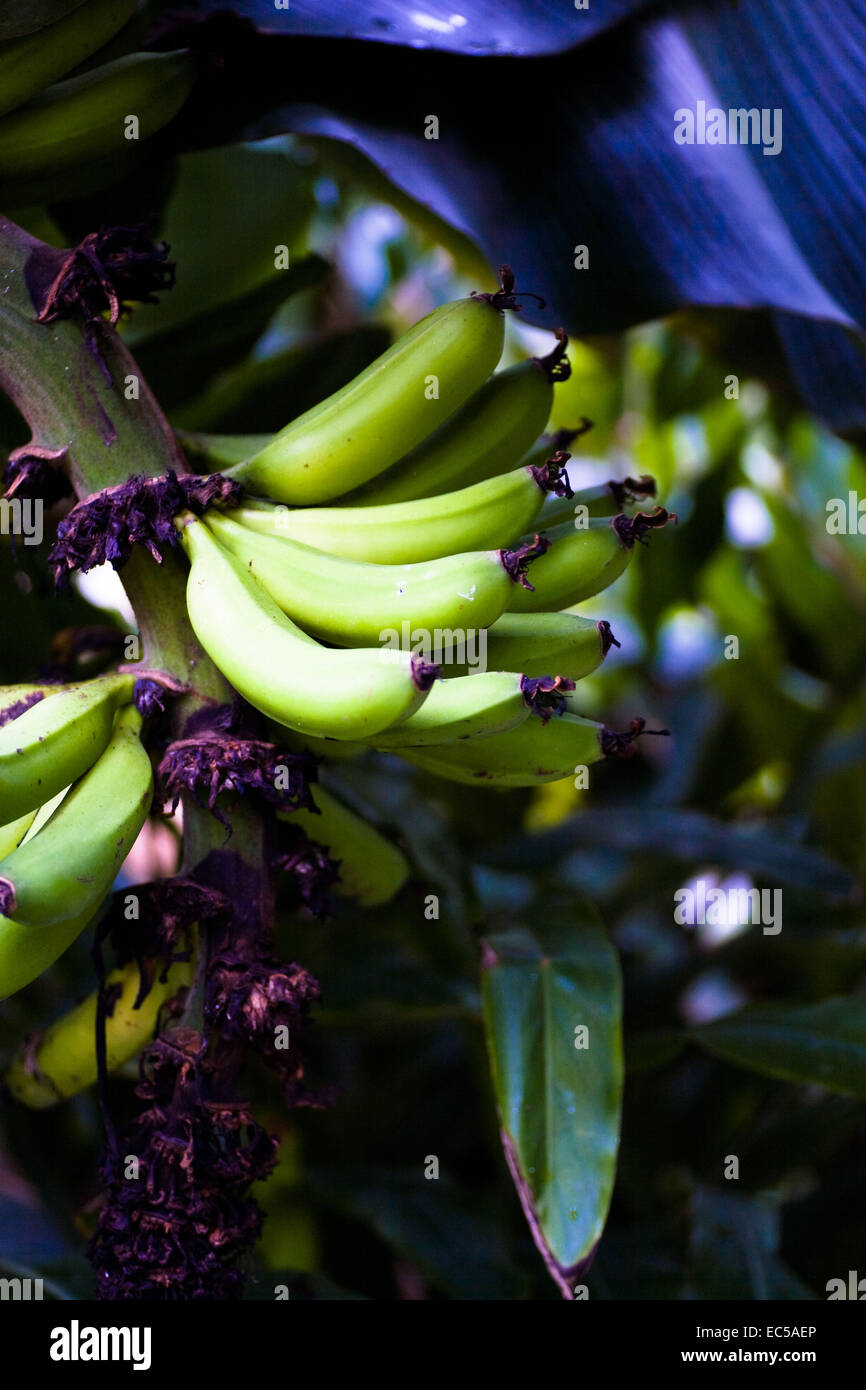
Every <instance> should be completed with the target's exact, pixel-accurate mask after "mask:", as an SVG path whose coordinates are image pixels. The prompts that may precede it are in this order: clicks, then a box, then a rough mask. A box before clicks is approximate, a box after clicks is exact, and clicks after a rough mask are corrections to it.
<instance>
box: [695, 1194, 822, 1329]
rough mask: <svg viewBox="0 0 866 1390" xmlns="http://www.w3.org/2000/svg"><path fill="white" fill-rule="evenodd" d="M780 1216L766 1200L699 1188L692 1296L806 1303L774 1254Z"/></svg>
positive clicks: (806, 1292)
mask: <svg viewBox="0 0 866 1390" xmlns="http://www.w3.org/2000/svg"><path fill="white" fill-rule="evenodd" d="M778 1246H779V1212H778V1208H777V1207H775V1206H774V1205H773V1204H772V1203H771V1202H769V1201H767V1200H766V1199H764V1198H760V1197H752V1196H747V1195H745V1194H741V1193H739V1192H716V1191H713V1190H711V1189H710V1188H699V1189H698V1190H697V1191H696V1192H695V1194H694V1198H693V1202H692V1231H691V1241H690V1247H689V1273H690V1280H689V1284H690V1287H689V1290H688V1295H687V1296H689V1297H691V1298H701V1299H704V1298H723V1299H734V1298H739V1299H748V1300H749V1301H753V1300H759V1301H763V1300H766V1299H809V1298H814V1294H813V1293H812V1292H811V1291H810V1290H809V1289H807V1288H806V1287H805V1285H804V1284H801V1283H800V1281H799V1279H796V1278H795V1277H794V1275H793V1274H791V1272H790V1271H789V1270H788V1269H786V1268H785V1266H784V1265H783V1264H782V1262H781V1260H780V1259H779V1256H778V1254H777V1251H778Z"/></svg>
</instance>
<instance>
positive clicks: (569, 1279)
mask: <svg viewBox="0 0 866 1390" xmlns="http://www.w3.org/2000/svg"><path fill="white" fill-rule="evenodd" d="M482 992H483V1000H484V1018H485V1024H486V1029H487V1040H488V1047H489V1051H490V1061H491V1068H492V1072H493V1084H494V1088H495V1091H496V1099H497V1103H498V1106H499V1113H500V1117H501V1120H502V1142H503V1145H504V1147H505V1154H506V1158H507V1160H508V1166H509V1168H510V1169H511V1175H512V1178H513V1179H514V1182H515V1185H516V1187H517V1191H518V1195H519V1196H520V1200H521V1203H522V1205H523V1209H524V1212H525V1214H526V1218H527V1221H528V1222H529V1226H530V1229H531V1231H532V1235H533V1239H534V1240H535V1243H536V1245H537V1246H538V1248H539V1250H540V1251H541V1254H542V1256H543V1257H544V1260H545V1263H546V1264H547V1268H548V1270H549V1272H550V1274H551V1276H552V1277H553V1279H554V1280H555V1281H556V1283H557V1284H558V1285H559V1287H560V1289H561V1291H562V1293H563V1296H564V1297H567V1298H570V1297H572V1284H573V1282H574V1280H575V1279H576V1278H577V1277H578V1276H579V1275H580V1273H581V1271H582V1270H583V1269H584V1268H585V1267H586V1266H587V1262H588V1261H589V1260H590V1258H591V1257H592V1255H593V1253H594V1251H595V1247H596V1245H597V1244H598V1241H599V1238H600V1236H601V1232H602V1229H603V1227H604V1222H605V1218H606V1216H607V1210H608V1206H609V1204H610V1198H611V1192H612V1190H613V1183H614V1176H615V1171H616V1153H617V1146H618V1143H619V1124H620V1105H621V1094H622V1080H623V1064H622V1039H621V1035H620V1027H621V997H620V976H619V966H618V963H617V959H616V955H615V953H614V951H613V948H612V947H611V945H610V943H609V941H608V939H607V935H606V933H605V931H604V929H603V927H602V925H601V922H600V920H599V918H598V916H597V914H596V913H595V911H594V910H593V909H592V908H591V907H590V906H589V905H584V904H579V905H575V907H574V909H573V911H571V912H569V914H568V916H566V915H565V914H564V913H562V912H558V913H556V914H544V920H543V921H542V922H541V923H540V925H539V926H537V927H533V928H532V930H531V931H530V930H528V929H518V930H515V931H509V932H502V933H497V934H496V935H493V936H490V937H488V938H487V941H486V943H485V951H484V961H483V979H482ZM584 1028H585V1029H586V1030H587V1031H586V1033H585V1034H584V1033H582V1032H581V1031H579V1030H582V1029H584ZM584 1044H585V1045H584Z"/></svg>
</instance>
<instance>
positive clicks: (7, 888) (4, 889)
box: [0, 878, 17, 917]
mask: <svg viewBox="0 0 866 1390" xmlns="http://www.w3.org/2000/svg"><path fill="white" fill-rule="evenodd" d="M16 906H17V902H16V899H15V884H14V883H13V882H12V880H11V879H8V878H0V917H13V916H14V915H15V908H16Z"/></svg>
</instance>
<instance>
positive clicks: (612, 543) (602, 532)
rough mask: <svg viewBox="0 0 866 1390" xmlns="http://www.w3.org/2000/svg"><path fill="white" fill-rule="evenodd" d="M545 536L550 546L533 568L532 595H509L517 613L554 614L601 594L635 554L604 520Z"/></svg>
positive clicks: (556, 529)
mask: <svg viewBox="0 0 866 1390" xmlns="http://www.w3.org/2000/svg"><path fill="white" fill-rule="evenodd" d="M546 536H547V539H548V540H549V541H550V542H551V546H550V549H549V550H548V552H547V554H546V555H542V556H541V558H540V559H539V560H537V561H536V563H535V566H534V567H533V571H532V584H533V591H532V593H530V592H529V591H528V590H527V591H526V592H525V594H524V593H521V594H516V593H512V594H510V595H509V603H508V607H509V609H510V610H511V611H512V612H514V613H539V612H542V611H544V610H549V611H552V612H554V611H556V610H558V609H560V608H570V607H571V605H572V604H573V603H579V602H580V601H581V599H585V598H591V597H592V596H593V594H599V593H601V591H602V589H606V588H607V586H608V585H609V584H612V583H613V581H614V580H615V579H618V578H619V576H620V575H621V574H622V573H623V571H624V570H625V568H626V567H627V565H628V563H629V561H630V560H631V557H632V553H633V551H632V548H630V547H628V546H626V545H624V544H623V542H622V541H621V540H620V537H619V535H618V533H617V531H616V530H615V529H614V527H613V526H612V524H611V522H610V521H607V520H604V519H602V518H598V519H596V520H591V521H589V522H588V523H587V525H586V526H585V527H583V528H582V529H581V530H579V531H576V530H575V529H574V526H573V525H572V524H571V522H566V523H565V525H564V526H556V527H554V529H553V530H552V531H549V532H547V533H546Z"/></svg>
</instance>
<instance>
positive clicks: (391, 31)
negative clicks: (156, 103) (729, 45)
mask: <svg viewBox="0 0 866 1390" xmlns="http://www.w3.org/2000/svg"><path fill="white" fill-rule="evenodd" d="M43 3H44V0H43ZM651 3H652V0H583V5H582V6H581V7H579V6H578V5H577V4H576V3H574V2H573V0H532V3H528V2H527V0H500V3H498V4H496V5H490V4H485V3H483V0H471V3H464V0H460V3H457V0H417V3H413V2H412V0H409V3H407V0H328V3H327V4H323V3H322V0H291V3H289V2H288V0H280V4H279V6H278V5H277V4H270V5H263V4H262V3H261V0H229V3H226V0H199V3H198V6H197V9H198V10H199V11H200V12H202V13H205V14H207V13H211V12H214V13H215V12H218V11H225V10H226V9H232V10H234V11H235V13H236V14H240V15H243V16H244V17H245V18H248V19H250V20H252V22H253V23H254V24H255V26H256V28H257V29H259V30H261V31H262V32H265V33H277V34H315V35H319V36H322V37H327V38H349V39H372V40H374V41H375V42H377V43H391V44H406V45H408V46H409V47H412V48H415V47H418V48H439V49H442V50H443V51H445V52H448V53H470V54H477V55H482V54H500V55H501V54H509V55H514V56H521V55H532V54H539V53H559V52H561V51H562V50H563V49H566V48H571V47H573V46H574V45H575V44H580V43H585V42H586V40H587V39H590V38H592V37H593V35H595V34H598V33H600V32H601V31H602V30H603V29H608V28H610V27H611V26H612V25H614V24H617V23H618V22H619V21H620V20H621V19H623V18H625V16H626V15H630V14H633V13H634V12H635V11H636V10H641V9H645V8H646V7H647V6H648V5H649V4H651Z"/></svg>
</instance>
